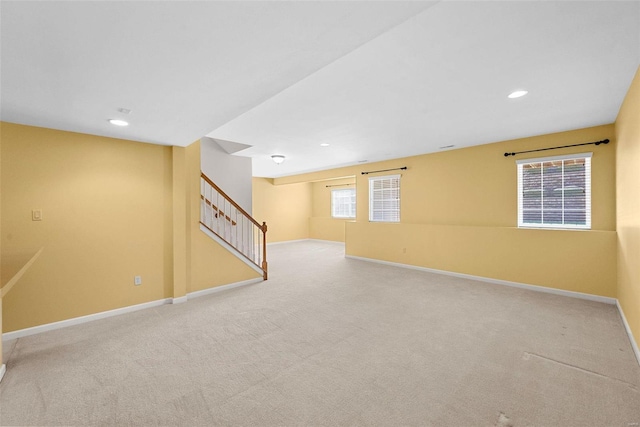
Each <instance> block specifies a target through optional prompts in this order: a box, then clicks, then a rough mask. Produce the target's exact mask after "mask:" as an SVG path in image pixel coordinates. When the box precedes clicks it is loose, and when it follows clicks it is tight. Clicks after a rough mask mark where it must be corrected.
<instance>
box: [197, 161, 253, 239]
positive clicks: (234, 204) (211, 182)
mask: <svg viewBox="0 0 640 427" xmlns="http://www.w3.org/2000/svg"><path fill="white" fill-rule="evenodd" d="M200 178H202V179H204V180H205V181H206V182H207V184H209V185H210V186H212V187H213V188H214V189H215V190H216V191H217V192H218V193H220V195H221V196H222V197H224V198H225V199H227V201H228V202H229V203H231V204H232V205H233V207H234V208H236V209H238V211H240V213H241V214H242V215H244V216H245V217H247V218H248V219H249V220H250V221H251V222H253V223H254V224H255V225H256V226H258V227H262V225H260V224H259V223H258V221H256V220H255V219H253V217H252V216H251V215H249V214H248V213H247V211H245V210H244V209H242V208H241V207H240V205H239V204H237V203H236V202H234V201H233V199H232V198H231V197H229V196H228V195H227V193H225V192H224V191H222V189H221V188H220V187H218V186H217V185H215V184H214V183H213V181H211V179H209V177H208V176H207V175H205V174H204V173H203V172H200ZM263 224H264V223H263Z"/></svg>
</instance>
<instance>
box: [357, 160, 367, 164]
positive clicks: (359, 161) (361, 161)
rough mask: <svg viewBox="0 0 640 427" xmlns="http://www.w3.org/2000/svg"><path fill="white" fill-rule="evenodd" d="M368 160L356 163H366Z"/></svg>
mask: <svg viewBox="0 0 640 427" xmlns="http://www.w3.org/2000/svg"><path fill="white" fill-rule="evenodd" d="M368 161H369V160H358V163H367V162H368Z"/></svg>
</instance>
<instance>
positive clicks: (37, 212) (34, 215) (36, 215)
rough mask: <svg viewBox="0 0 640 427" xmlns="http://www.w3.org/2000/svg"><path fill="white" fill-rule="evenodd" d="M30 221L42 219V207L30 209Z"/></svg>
mask: <svg viewBox="0 0 640 427" xmlns="http://www.w3.org/2000/svg"><path fill="white" fill-rule="evenodd" d="M31 220H32V221H42V209H34V210H32V211H31Z"/></svg>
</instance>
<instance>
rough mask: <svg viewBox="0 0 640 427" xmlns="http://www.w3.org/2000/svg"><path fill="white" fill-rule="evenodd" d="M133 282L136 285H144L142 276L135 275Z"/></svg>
mask: <svg viewBox="0 0 640 427" xmlns="http://www.w3.org/2000/svg"><path fill="white" fill-rule="evenodd" d="M133 284H134V285H136V286H139V285H142V276H134V278H133Z"/></svg>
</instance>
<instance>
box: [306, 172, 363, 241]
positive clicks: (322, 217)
mask: <svg viewBox="0 0 640 427" xmlns="http://www.w3.org/2000/svg"><path fill="white" fill-rule="evenodd" d="M355 182H356V179H355V177H350V178H343V179H335V180H324V181H318V182H314V183H313V184H312V199H311V218H309V237H310V238H312V239H320V240H333V241H336V242H344V227H345V222H348V221H353V220H354V219H339V218H333V217H332V216H331V191H332V190H334V189H343V188H355ZM346 184H349V185H346ZM335 186H337V187H335Z"/></svg>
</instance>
